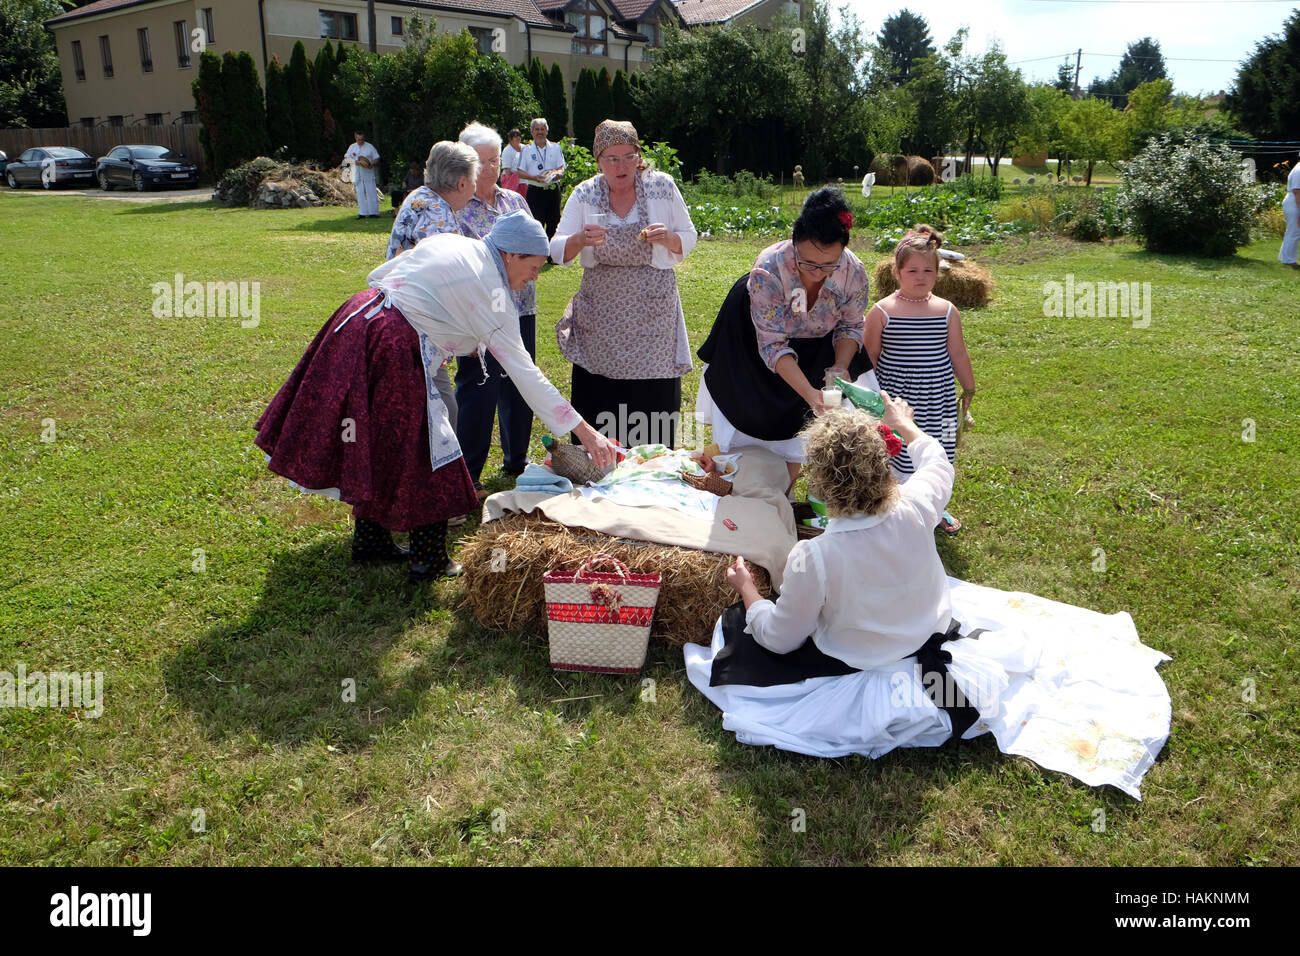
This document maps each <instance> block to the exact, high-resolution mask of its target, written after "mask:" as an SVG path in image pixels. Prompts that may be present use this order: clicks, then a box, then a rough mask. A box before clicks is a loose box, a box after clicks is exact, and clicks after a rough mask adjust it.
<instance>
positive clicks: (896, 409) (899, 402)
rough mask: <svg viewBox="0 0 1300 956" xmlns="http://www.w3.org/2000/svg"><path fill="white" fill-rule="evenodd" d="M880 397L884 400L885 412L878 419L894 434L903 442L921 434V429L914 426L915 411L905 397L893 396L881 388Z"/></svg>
mask: <svg viewBox="0 0 1300 956" xmlns="http://www.w3.org/2000/svg"><path fill="white" fill-rule="evenodd" d="M880 397H881V398H882V399H884V401H885V414H884V415H882V416H881V417H880V420H881V422H883V423H884V424H886V425H888V426H889V427H890V428H891V429H893V431H894V434H896V435H897V436H898V437H899V438H901V439H903V441H905V442H911V441H913V440H914V439H915V438H916V437H917V436H918V435H921V434H922V432H921V429H919V428H917V427H916V421H915V419H916V412H915V411H913V410H912V406H911V405H909V404H908V403H907V399H905V398H894V397H893V396H891V395H890V394H889V393H888V392H886V391H885V390H884V389H881V391H880Z"/></svg>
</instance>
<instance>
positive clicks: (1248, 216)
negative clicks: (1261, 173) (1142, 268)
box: [1119, 135, 1261, 257]
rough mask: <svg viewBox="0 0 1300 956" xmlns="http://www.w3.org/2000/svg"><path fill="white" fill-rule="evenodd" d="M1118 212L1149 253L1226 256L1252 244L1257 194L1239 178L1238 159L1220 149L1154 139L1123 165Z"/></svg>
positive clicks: (1205, 144)
mask: <svg viewBox="0 0 1300 956" xmlns="http://www.w3.org/2000/svg"><path fill="white" fill-rule="evenodd" d="M1123 175H1124V181H1123V183H1122V184H1121V185H1120V189H1119V208H1120V209H1121V210H1122V212H1123V215H1124V220H1125V223H1126V225H1127V228H1128V231H1129V232H1131V233H1133V234H1134V235H1137V236H1141V237H1142V238H1143V239H1144V240H1145V242H1146V247H1147V249H1148V251H1150V252H1172V253H1190V254H1193V255H1203V256H1211V257H1223V256H1230V255H1232V254H1233V253H1234V252H1236V251H1237V249H1238V247H1240V246H1244V245H1246V243H1248V242H1249V241H1250V226H1251V223H1252V222H1253V221H1254V219H1255V214H1256V213H1257V212H1258V211H1259V209H1260V208H1261V193H1260V191H1259V190H1257V189H1255V188H1254V187H1253V186H1250V185H1248V184H1246V183H1244V182H1242V179H1241V158H1240V157H1239V156H1238V155H1237V153H1236V152H1234V151H1233V150H1232V149H1230V148H1228V147H1227V146H1224V145H1219V144H1212V143H1210V142H1209V141H1208V140H1204V139H1196V138H1189V139H1188V140H1187V142H1185V143H1181V144H1179V143H1175V142H1173V141H1172V140H1171V139H1170V137H1169V136H1168V135H1162V136H1158V137H1156V138H1155V139H1153V140H1152V141H1151V142H1150V143H1149V144H1148V145H1147V147H1146V148H1145V149H1144V150H1142V152H1141V153H1139V154H1138V155H1137V156H1136V157H1135V158H1134V159H1133V160H1132V161H1131V162H1129V163H1126V164H1125V165H1124V172H1123Z"/></svg>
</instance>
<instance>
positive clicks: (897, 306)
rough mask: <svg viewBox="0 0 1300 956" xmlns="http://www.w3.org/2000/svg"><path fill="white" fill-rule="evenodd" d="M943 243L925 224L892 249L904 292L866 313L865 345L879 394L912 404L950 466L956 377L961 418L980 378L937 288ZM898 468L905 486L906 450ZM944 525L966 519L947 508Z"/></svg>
mask: <svg viewBox="0 0 1300 956" xmlns="http://www.w3.org/2000/svg"><path fill="white" fill-rule="evenodd" d="M942 243H943V237H942V236H941V235H939V233H937V232H935V230H934V229H933V228H931V227H930V226H927V225H918V226H916V227H915V228H913V229H912V231H910V232H909V233H908V234H907V235H906V236H904V237H903V238H902V240H900V241H899V243H898V246H897V247H896V248H895V250H894V279H895V281H896V282H897V283H898V291H896V292H894V293H893V294H892V295H889V296H886V297H885V298H883V299H881V300H880V301H879V302H877V303H876V305H875V307H874V308H873V309H872V310H871V311H870V312H869V313H868V314H867V327H866V333H865V335H864V343H865V345H866V349H867V355H868V356H869V357H870V358H871V362H872V364H873V365H874V366H875V368H876V375H877V377H878V378H879V379H880V387H881V389H882V390H883V391H886V392H888V393H889V394H890V395H893V396H895V397H897V398H903V399H906V400H907V402H908V403H909V404H910V405H911V406H912V408H913V409H914V410H915V412H916V424H917V426H918V427H919V428H920V429H921V430H922V431H923V432H925V433H926V434H927V435H933V436H934V437H936V438H938V439H939V441H940V443H941V444H942V445H943V450H944V451H945V452H947V454H948V460H949V461H950V462H951V461H952V460H953V459H954V457H955V456H956V452H957V416H958V414H959V413H958V410H957V396H956V393H955V391H954V389H953V375H954V373H955V374H956V377H957V381H958V382H960V383H961V387H962V401H961V404H962V408H961V412H960V414H963V415H964V414H966V412H967V411H968V410H969V409H970V403H971V399H972V398H973V397H974V396H975V375H974V373H973V372H972V371H971V364H970V355H969V354H968V353H967V351H966V340H965V339H964V338H963V337H962V334H961V313H960V312H958V311H957V309H956V308H955V307H954V306H953V304H952V303H951V302H949V301H948V300H947V299H941V298H939V297H938V296H936V295H934V294H933V291H932V290H933V289H934V282H935V279H937V278H938V276H939V247H940V245H942ZM893 466H894V470H895V472H896V473H897V474H898V478H899V480H900V481H906V480H907V479H908V478H909V477H911V474H912V470H913V466H912V459H911V458H910V457H909V456H908V454H907V452H906V451H903V452H901V453H900V454H899V455H898V456H897V457H895V458H894V459H893ZM939 528H940V529H941V530H942V531H945V532H946V533H948V534H956V533H957V532H958V531H959V530H961V522H959V521H958V520H957V519H956V518H954V517H953V516H952V515H951V514H949V513H948V512H947V511H945V512H944V513H943V520H942V521H941V522H940V524H939Z"/></svg>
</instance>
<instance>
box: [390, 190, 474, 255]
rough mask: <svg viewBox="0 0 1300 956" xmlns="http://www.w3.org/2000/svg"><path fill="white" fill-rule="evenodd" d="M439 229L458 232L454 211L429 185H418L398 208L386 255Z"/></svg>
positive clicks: (406, 247) (410, 245) (407, 247)
mask: <svg viewBox="0 0 1300 956" xmlns="http://www.w3.org/2000/svg"><path fill="white" fill-rule="evenodd" d="M440 232H460V224H459V223H457V222H456V214H455V213H454V212H452V211H451V206H450V205H448V203H447V200H445V199H443V198H442V197H441V196H439V195H438V194H437V193H436V192H434V191H433V190H432V189H430V188H429V187H428V186H421V187H420V188H419V189H416V190H414V191H412V193H411V195H409V196H407V197H406V202H404V203H402V208H401V209H400V210H398V213H397V220H396V221H395V222H394V223H393V234H392V236H391V238H389V240H388V255H387V256H386V258H388V259H391V258H393V256H395V255H397V254H398V253H399V252H401V251H402V250H403V249H410V248H413V247H414V246H415V245H416V244H417V243H418V242H419V241H420V240H421V239H423V238H425V237H426V236H432V235H435V234H437V233H440Z"/></svg>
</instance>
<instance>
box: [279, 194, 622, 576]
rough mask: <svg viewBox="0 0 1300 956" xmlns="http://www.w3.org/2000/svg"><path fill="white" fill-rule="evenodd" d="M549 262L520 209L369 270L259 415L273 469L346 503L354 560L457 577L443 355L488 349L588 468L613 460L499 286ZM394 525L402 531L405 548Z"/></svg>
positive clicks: (462, 488) (458, 481)
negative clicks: (477, 233)
mask: <svg viewBox="0 0 1300 956" xmlns="http://www.w3.org/2000/svg"><path fill="white" fill-rule="evenodd" d="M546 255H547V243H546V233H545V231H544V230H543V229H542V227H541V226H540V225H539V224H538V223H537V222H536V220H534V219H533V218H532V217H531V216H529V215H528V214H527V213H526V212H516V213H512V214H511V215H509V216H502V217H501V218H500V219H498V220H497V222H496V225H495V226H494V227H493V229H492V231H491V233H489V234H488V236H487V237H486V238H485V239H484V240H483V241H482V242H480V241H478V240H475V239H468V238H466V237H464V236H459V235H452V234H442V235H436V236H430V237H429V238H428V239H425V240H424V241H422V242H421V243H420V244H419V245H418V246H416V247H415V248H414V249H412V250H411V251H409V252H407V253H405V254H404V255H401V256H398V257H397V258H395V259H390V260H389V261H387V262H385V263H384V264H383V265H382V266H380V267H379V268H378V269H376V270H374V271H373V272H372V273H370V276H369V280H368V281H369V285H370V288H369V289H368V290H366V291H364V292H358V293H357V294H355V295H353V296H352V297H351V298H349V299H348V301H347V302H345V303H344V304H343V305H342V307H340V308H339V309H338V311H337V312H335V313H334V315H332V316H331V317H330V320H329V321H328V322H327V323H325V327H324V328H322V329H321V331H320V332H319V333H318V334H317V336H316V339H315V341H313V342H312V344H311V346H310V347H309V348H308V349H307V353H306V354H305V355H304V356H303V358H302V361H300V362H299V363H298V367H297V368H296V369H295V370H294V372H293V375H291V376H290V377H289V381H288V382H286V383H285V384H284V387H283V388H281V389H280V391H279V393H278V394H277V395H276V396H275V399H274V400H273V401H272V402H271V405H270V407H269V408H267V410H266V413H265V414H263V415H262V417H261V418H260V419H258V422H257V429H258V431H257V438H256V442H257V446H258V447H259V448H261V449H262V450H263V451H264V452H266V453H267V455H268V456H269V461H268V466H269V467H270V469H271V470H272V471H273V472H275V473H276V474H278V475H282V476H284V477H285V478H288V479H290V480H291V481H293V482H295V483H296V484H298V485H300V486H302V487H303V488H304V489H305V490H308V491H316V492H319V493H322V494H327V495H330V496H332V497H337V498H339V499H340V500H342V501H346V502H347V503H348V504H350V505H352V510H353V515H354V516H355V518H356V529H355V533H354V535H353V539H352V556H353V559H354V560H357V561H401V560H405V559H407V558H408V557H409V558H410V561H411V575H412V577H415V578H418V579H424V578H430V577H438V576H445V577H455V576H456V575H457V574H459V573H460V566H459V565H458V564H456V563H455V562H454V561H452V560H451V559H450V558H449V557H448V556H447V550H446V542H447V519H448V518H452V517H455V516H456V515H461V514H465V513H466V512H467V511H470V510H472V509H473V508H474V507H476V505H477V497H476V495H475V492H474V483H473V481H471V480H470V476H469V472H468V471H467V470H466V468H465V460H464V458H463V457H462V455H461V452H460V445H459V444H458V443H457V441H456V432H455V430H454V429H453V428H452V427H451V423H450V422H449V421H448V418H447V411H446V406H445V405H443V402H442V398H441V396H440V395H439V392H438V389H437V387H436V386H435V385H434V382H433V375H434V373H436V371H437V369H438V368H439V366H440V365H441V363H442V362H443V360H444V359H445V358H446V357H447V356H449V355H474V354H475V353H476V352H478V353H479V354H480V356H481V350H482V349H483V348H484V347H486V350H487V351H489V352H491V354H492V357H493V358H495V359H496V360H497V361H498V362H499V363H500V364H501V366H502V367H503V368H504V369H506V371H507V372H508V373H509V375H510V378H511V380H512V381H514V383H515V386H516V387H517V388H518V389H519V392H520V394H522V395H523V397H524V399H525V400H526V401H527V402H528V404H529V406H530V407H531V408H532V409H533V411H534V413H536V415H537V417H538V418H540V419H541V420H542V422H543V423H544V424H545V425H546V426H547V427H548V428H550V429H551V431H553V432H554V433H555V434H557V435H562V434H564V433H565V432H569V431H572V432H573V434H574V436H575V437H576V438H577V439H578V440H579V441H580V442H581V443H582V444H583V446H584V447H585V448H586V450H587V451H588V453H589V454H590V455H591V457H592V459H593V460H594V462H595V463H596V465H597V466H598V467H601V468H604V467H605V466H606V465H608V464H610V463H611V462H612V461H613V460H614V451H615V449H614V447H613V446H612V445H611V444H610V442H609V441H608V440H606V439H605V438H602V437H601V436H600V435H599V434H598V433H597V432H596V431H595V429H593V428H592V427H591V426H590V425H588V424H587V423H586V422H585V421H583V420H582V417H581V416H580V415H578V413H577V412H575V411H574V410H573V407H572V406H571V405H570V404H569V403H568V402H567V401H566V400H565V399H564V398H563V397H562V396H561V395H560V393H559V392H558V391H556V389H555V387H554V386H553V385H551V383H550V382H548V381H547V380H546V378H545V376H543V375H542V373H541V371H540V370H538V368H537V366H536V365H535V364H533V361H532V359H531V358H530V357H529V355H528V352H527V350H526V349H525V348H524V345H523V342H522V341H521V340H520V338H519V317H518V315H517V313H516V311H515V306H514V298H513V297H512V296H511V295H510V291H509V290H510V289H521V288H523V286H524V285H525V284H526V283H527V282H529V281H532V280H535V279H536V278H537V273H538V270H539V269H540V268H541V265H542V263H543V262H545V261H546ZM394 531H410V532H411V549H410V551H407V550H406V549H404V548H401V547H399V546H398V545H397V544H395V543H394V542H393V538H392V532H394Z"/></svg>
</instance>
